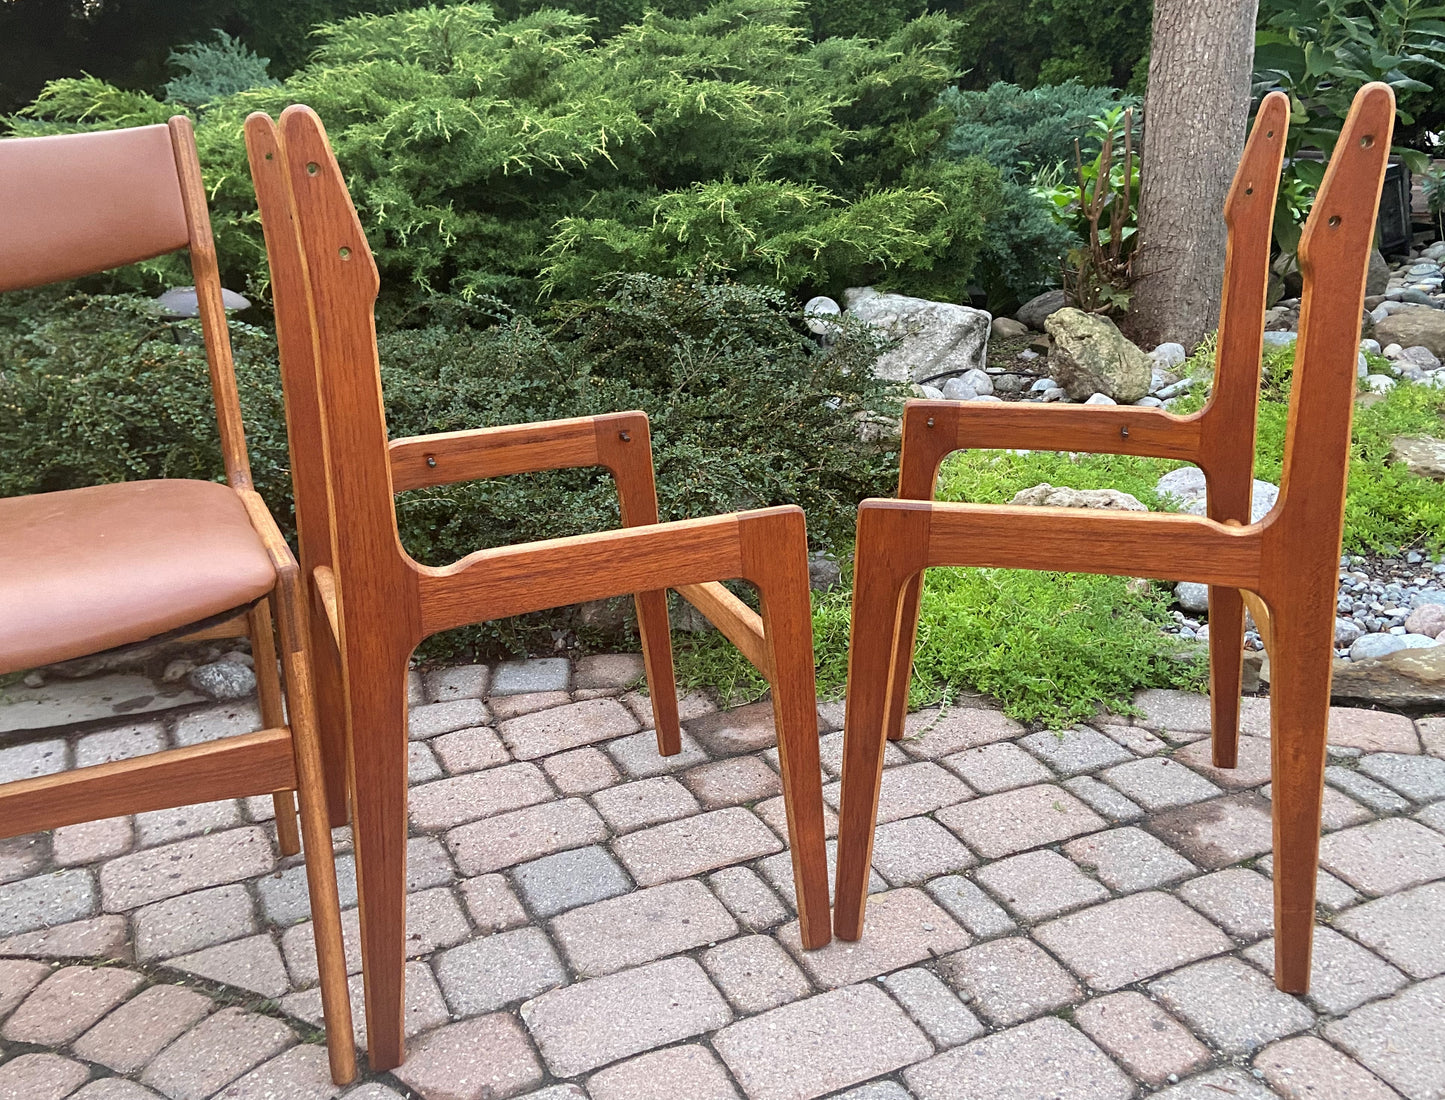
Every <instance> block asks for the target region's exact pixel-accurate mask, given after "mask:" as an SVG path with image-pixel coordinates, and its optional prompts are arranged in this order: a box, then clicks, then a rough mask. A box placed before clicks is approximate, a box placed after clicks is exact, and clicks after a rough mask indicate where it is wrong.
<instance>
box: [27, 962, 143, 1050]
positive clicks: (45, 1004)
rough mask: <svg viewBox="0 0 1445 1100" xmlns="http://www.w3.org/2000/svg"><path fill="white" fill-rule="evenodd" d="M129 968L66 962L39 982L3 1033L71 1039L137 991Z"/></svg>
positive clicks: (38, 1039) (48, 1040)
mask: <svg viewBox="0 0 1445 1100" xmlns="http://www.w3.org/2000/svg"><path fill="white" fill-rule="evenodd" d="M141 980H142V979H141V976H140V975H139V974H132V973H131V972H130V971H128V970H116V969H110V968H108V967H98V966H67V967H64V968H62V969H60V970H57V971H55V973H53V974H51V975H50V977H48V978H46V979H45V980H44V981H43V982H41V983H40V985H39V986H37V987H36V988H35V989H34V990H33V991H32V992H31V994H30V996H28V997H26V998H25V1000H24V1001H23V1002H21V1004H20V1007H19V1008H17V1009H16V1010H15V1011H14V1012H13V1013H11V1015H10V1018H9V1019H8V1020H6V1021H5V1027H4V1028H3V1029H0V1037H4V1038H6V1039H9V1040H10V1041H11V1042H15V1043H39V1044H42V1045H44V1046H59V1045H60V1044H62V1043H68V1042H70V1041H71V1040H72V1039H74V1038H75V1037H76V1036H77V1035H80V1034H81V1033H82V1032H84V1031H85V1030H86V1029H87V1028H89V1027H90V1026H91V1025H92V1024H93V1023H95V1022H96V1021H97V1020H99V1019H100V1018H101V1017H102V1016H104V1015H105V1014H106V1013H107V1012H109V1011H110V1010H111V1009H112V1008H114V1007H115V1006H116V1005H118V1004H120V1003H121V1002H122V1001H124V1000H125V999H126V998H127V997H129V996H130V995H131V994H132V993H134V992H135V991H136V988H137V987H138V986H139V985H140V984H141Z"/></svg>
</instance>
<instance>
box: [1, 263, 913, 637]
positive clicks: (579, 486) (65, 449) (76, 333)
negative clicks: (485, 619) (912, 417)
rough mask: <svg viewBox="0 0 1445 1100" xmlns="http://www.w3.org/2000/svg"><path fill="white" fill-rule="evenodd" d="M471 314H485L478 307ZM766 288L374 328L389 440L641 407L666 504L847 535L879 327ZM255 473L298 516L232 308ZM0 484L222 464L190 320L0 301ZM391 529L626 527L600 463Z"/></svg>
mask: <svg viewBox="0 0 1445 1100" xmlns="http://www.w3.org/2000/svg"><path fill="white" fill-rule="evenodd" d="M474 319H477V320H481V318H474ZM796 321H797V317H796V315H795V313H793V312H790V311H789V310H788V308H787V306H786V304H785V302H784V300H783V299H782V296H781V295H779V294H778V293H777V292H775V291H767V290H762V289H757V288H749V287H740V286H720V285H709V284H694V283H685V282H669V281H665V280H661V279H656V278H650V277H646V276H636V277H631V278H628V279H624V280H622V281H621V282H620V283H618V284H617V285H616V286H615V287H613V288H611V290H610V292H609V293H608V294H607V296H605V297H603V298H600V299H597V300H594V301H587V302H577V303H569V304H568V305H567V306H566V307H565V308H559V309H558V310H557V311H556V312H555V313H554V314H552V315H550V316H548V317H546V318H542V319H540V320H533V319H528V318H514V319H512V320H510V321H509V322H507V323H505V324H501V325H497V326H494V327H491V328H486V329H475V328H470V327H467V326H465V325H459V324H453V325H451V326H450V327H443V326H442V325H437V324H433V325H431V326H429V327H426V328H421V329H415V330H403V331H398V332H393V333H390V334H387V335H384V336H383V337H382V338H381V341H380V350H381V358H382V363H383V368H382V377H383V386H384V389H385V392H386V395H387V414H388V426H389V428H390V431H391V434H392V436H393V437H397V436H405V435H420V434H425V433H429V432H438V431H450V430H454V429H461V428H472V427H487V426H491V425H499V424H516V423H525V422H529V421H535V420H543V419H553V418H558V417H566V416H580V415H588V414H595V413H604V412H615V411H621V410H626V409H642V410H644V411H646V412H647V413H648V415H649V417H650V418H651V421H652V432H653V454H654V459H655V464H656V468H657V483H658V496H659V502H660V507H661V513H662V516H663V518H664V519H684V518H689V517H695V516H701V515H710V514H716V513H720V512H728V511H733V510H736V509H742V508H751V507H758V506H765V505H771V504H781V503H797V504H800V505H802V506H803V507H804V508H805V509H806V510H807V513H808V522H809V531H810V535H811V537H812V538H813V540H814V543H815V545H819V546H837V545H840V544H842V543H843V542H845V541H846V540H847V539H848V537H849V536H850V535H851V532H852V529H853V522H854V508H855V505H856V502H857V501H858V500H859V499H861V498H862V497H865V496H870V495H876V494H878V493H880V492H883V491H886V488H887V486H888V484H889V482H890V481H891V479H892V476H893V473H894V471H895V470H896V468H897V454H896V451H895V450H893V449H891V448H889V447H887V446H880V445H878V444H874V443H864V442H862V441H861V440H860V438H859V431H858V422H859V421H860V420H861V419H863V418H865V417H870V416H872V415H875V414H885V415H887V414H893V413H896V411H897V404H898V396H897V393H896V392H895V390H896V387H893V386H891V385H889V384H886V383H880V382H877V381H875V380H874V379H873V377H872V375H871V372H870V371H869V369H868V368H869V366H870V365H871V363H872V360H873V358H874V356H875V355H876V353H877V350H878V345H877V342H876V338H874V337H873V336H872V335H871V334H870V333H868V332H865V331H860V330H858V329H852V328H850V329H848V330H847V331H845V333H844V335H843V338H842V339H841V340H840V342H839V343H838V344H837V345H836V346H835V348H834V349H833V350H832V352H831V354H826V355H825V354H822V353H821V352H820V351H819V349H818V347H817V345H816V344H815V343H814V342H813V341H812V339H811V338H809V337H807V336H805V335H802V334H801V333H800V331H799V326H798V325H797V324H796V323H795V322H796ZM231 328H232V340H233V345H234V348H235V354H236V370H237V376H238V380H239V385H240V390H241V394H242V405H243V411H244V413H245V417H246V425H247V430H248V439H249V442H250V451H251V461H252V466H253V472H254V475H255V479H256V483H257V487H258V489H259V490H260V491H261V493H262V495H263V496H264V497H265V498H266V500H267V501H268V502H270V503H271V505H272V507H273V508H274V509H275V511H276V513H277V516H278V519H279V520H281V521H282V522H283V524H284V525H286V526H287V528H288V529H289V527H290V524H291V519H290V515H291V508H290V482H289V461H288V458H287V453H286V440H285V427H284V420H283V411H282V404H281V394H280V386H279V380H278V376H277V369H276V364H275V359H274V355H275V350H274V349H275V345H274V341H273V339H272V337H271V336H270V334H269V333H267V332H266V331H265V330H264V329H260V328H257V327H255V326H252V325H248V324H243V323H240V322H234V321H233V322H232V326H231ZM0 454H3V455H4V456H5V461H4V462H3V463H0V496H13V495H19V494H23V493H32V492H43V491H49V490H57V489H67V488H74V487H76V486H80V485H89V484H95V483H100V482H109V481H118V480H132V479H137V478H146V477H200V478H209V477H213V476H215V474H216V473H217V471H219V469H220V465H221V464H220V453H219V444H218V442H217V439H216V429H215V421H214V416H213V414H212V412H211V399H210V390H209V381H208V376H207V373H206V364H205V354H204V347H203V345H202V343H201V339H200V334H199V326H198V323H196V322H191V321H179V322H177V321H162V320H160V319H159V318H157V317H156V316H155V315H154V313H153V312H151V309H150V305H149V303H148V302H146V301H144V300H142V299H137V298H133V297H130V296H120V297H105V296H88V295H84V294H75V295H70V296H63V295H57V294H55V293H40V292H33V293H25V294H14V295H7V296H3V297H0ZM397 507H398V521H399V524H400V528H401V534H402V541H403V543H404V544H405V545H406V546H407V548H408V549H409V550H410V551H411V552H412V553H414V554H415V555H417V556H418V557H419V558H420V559H422V560H423V561H426V562H429V563H433V564H444V563H446V562H450V561H453V560H455V559H456V558H458V557H461V556H462V555H464V554H466V553H468V552H470V551H472V550H475V549H478V548H481V547H484V546H494V545H500V544H504V543H515V542H523V541H529V540H532V539H539V538H548V537H553V536H558V535H565V534H576V533H580V532H583V531H587V530H595V529H601V528H606V527H614V526H616V525H617V524H618V522H619V520H618V513H617V504H616V493H615V490H614V488H613V486H612V483H611V480H610V478H609V477H608V476H607V475H606V474H605V473H604V472H602V471H600V470H595V469H587V470H565V471H555V472H549V473H544V474H536V475H527V476H521V477H515V478H502V479H495V480H489V481H482V482H476V483H469V484H463V485H450V486H444V487H441V488H437V489H427V490H415V491H412V492H408V493H404V494H402V495H401V496H400V497H399V498H398V505H397ZM572 625H575V624H574V623H572V622H571V620H569V619H568V618H566V617H565V616H564V617H562V618H559V617H558V616H555V615H554V616H534V617H530V618H528V619H525V620H521V621H517V620H513V621H509V622H505V623H500V624H492V625H490V626H489V627H487V628H483V629H481V630H472V631H469V632H466V633H465V634H462V635H456V636H453V637H451V638H450V639H444V640H442V641H441V642H439V643H437V644H436V645H434V646H433V648H432V652H437V651H439V650H443V649H447V648H454V647H456V646H457V645H460V644H464V643H465V644H479V645H481V646H482V647H483V649H484V650H485V651H486V652H489V653H494V654H495V653H497V652H500V651H503V650H505V651H508V652H512V653H517V652H525V651H527V650H528V649H531V650H532V651H534V652H535V651H536V650H537V649H538V648H539V647H540V648H543V649H548V650H549V649H551V648H552V635H551V631H552V630H553V629H554V628H558V627H559V626H569V627H570V626H572Z"/></svg>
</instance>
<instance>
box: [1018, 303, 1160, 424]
mask: <svg viewBox="0 0 1445 1100" xmlns="http://www.w3.org/2000/svg"><path fill="white" fill-rule="evenodd" d="M1044 328H1045V329H1047V330H1048V334H1049V336H1051V337H1052V338H1053V346H1052V347H1050V348H1049V375H1050V376H1051V377H1053V378H1056V379H1058V381H1059V385H1061V386H1062V387H1063V388H1064V392H1065V393H1066V394H1068V395H1069V397H1070V398H1072V399H1073V400H1075V401H1085V400H1087V399H1088V398H1089V397H1090V396H1092V395H1093V394H1096V393H1102V394H1104V395H1105V396H1106V397H1112V398H1113V399H1114V400H1115V401H1116V402H1118V403H1119V404H1120V405H1132V404H1133V403H1134V402H1135V401H1138V400H1139V398H1141V397H1144V396H1146V395H1147V394H1148V393H1149V384H1150V381H1151V379H1152V376H1153V372H1152V368H1153V364H1152V363H1151V362H1150V359H1149V356H1147V355H1145V354H1144V352H1142V351H1140V350H1139V349H1138V348H1137V347H1135V346H1134V344H1132V343H1131V342H1130V341H1129V340H1128V338H1127V337H1125V335H1124V334H1123V333H1122V332H1120V331H1119V329H1118V327H1117V326H1116V325H1115V324H1114V322H1113V321H1111V320H1109V319H1108V318H1107V317H1100V316H1099V315H1098V314H1096V313H1085V312H1084V311H1083V310H1079V309H1074V308H1072V307H1065V308H1064V309H1061V310H1059V311H1058V312H1057V313H1054V314H1052V315H1051V316H1050V317H1049V319H1048V320H1047V321H1045V322H1044Z"/></svg>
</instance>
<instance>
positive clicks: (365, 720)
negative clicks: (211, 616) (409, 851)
mask: <svg viewBox="0 0 1445 1100" xmlns="http://www.w3.org/2000/svg"><path fill="white" fill-rule="evenodd" d="M407 656H408V655H407V654H405V653H401V654H395V653H393V654H388V655H386V657H389V658H390V659H389V660H387V659H386V658H385V657H380V658H378V659H377V660H376V661H375V662H374V663H370V662H368V664H369V666H370V667H362V662H360V661H356V660H355V659H353V660H352V661H349V662H348V667H347V670H346V678H347V684H346V688H347V695H348V697H349V698H350V700H351V713H350V728H351V738H350V742H351V769H352V771H351V774H352V789H353V790H355V791H356V792H357V797H356V798H355V799H354V800H353V801H354V804H353V806H352V826H351V827H352V839H353V841H354V843H355V846H356V876H357V891H358V893H359V895H360V901H361V961H362V971H363V975H364V980H365V988H366V1039H367V1056H368V1059H369V1060H370V1063H371V1068H372V1069H373V1070H376V1071H382V1070H388V1069H394V1068H395V1067H396V1066H399V1065H401V1063H402V1062H403V1061H404V1060H405V1058H406V1041H405V1034H404V1031H403V1018H402V1017H403V1007H404V1003H405V1001H404V998H405V990H404V972H405V967H406V839H407V818H406V799H407V714H406V669H407Z"/></svg>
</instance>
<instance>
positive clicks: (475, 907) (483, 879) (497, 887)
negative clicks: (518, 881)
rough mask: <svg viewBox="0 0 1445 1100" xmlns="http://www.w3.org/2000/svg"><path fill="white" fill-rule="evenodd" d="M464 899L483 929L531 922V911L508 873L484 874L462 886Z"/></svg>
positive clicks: (515, 925)
mask: <svg viewBox="0 0 1445 1100" xmlns="http://www.w3.org/2000/svg"><path fill="white" fill-rule="evenodd" d="M461 893H462V901H463V902H464V903H465V904H466V907H467V912H468V913H469V914H470V915H471V918H472V921H473V922H474V923H475V924H476V926H477V927H478V928H480V929H481V930H482V931H483V932H501V931H503V930H504V929H507V928H516V927H517V926H518V925H522V924H526V923H527V911H526V910H525V909H523V908H522V903H521V902H520V901H518V900H517V895H516V894H514V893H512V888H511V886H510V885H509V884H508V883H507V879H506V876H504V875H481V876H479V877H477V878H471V879H467V880H466V881H465V882H463V883H462V885H461Z"/></svg>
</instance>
